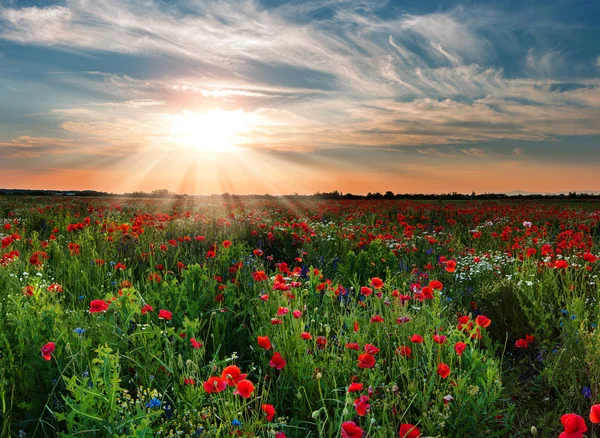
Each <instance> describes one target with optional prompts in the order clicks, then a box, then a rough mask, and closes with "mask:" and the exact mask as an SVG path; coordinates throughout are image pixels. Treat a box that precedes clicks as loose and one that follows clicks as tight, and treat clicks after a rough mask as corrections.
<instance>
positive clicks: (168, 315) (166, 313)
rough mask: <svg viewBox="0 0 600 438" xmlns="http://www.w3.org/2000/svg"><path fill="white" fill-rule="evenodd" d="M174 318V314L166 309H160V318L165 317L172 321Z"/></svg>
mask: <svg viewBox="0 0 600 438" xmlns="http://www.w3.org/2000/svg"><path fill="white" fill-rule="evenodd" d="M172 318H173V314H172V313H171V312H169V311H168V310H165V309H160V310H159V311H158V319H164V320H167V321H170V320H171V319H172Z"/></svg>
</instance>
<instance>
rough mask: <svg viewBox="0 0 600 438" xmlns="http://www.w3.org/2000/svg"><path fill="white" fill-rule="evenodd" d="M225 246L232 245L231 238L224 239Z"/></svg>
mask: <svg viewBox="0 0 600 438" xmlns="http://www.w3.org/2000/svg"><path fill="white" fill-rule="evenodd" d="M223 246H224V247H225V248H229V247H230V246H231V240H224V241H223Z"/></svg>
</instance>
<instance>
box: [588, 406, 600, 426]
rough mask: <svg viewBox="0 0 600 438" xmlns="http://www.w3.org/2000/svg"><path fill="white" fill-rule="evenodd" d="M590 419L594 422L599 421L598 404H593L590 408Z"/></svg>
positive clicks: (599, 409)
mask: <svg viewBox="0 0 600 438" xmlns="http://www.w3.org/2000/svg"><path fill="white" fill-rule="evenodd" d="M590 421H591V422H592V423H594V424H598V423H600V404H599V405H594V406H592V408H591V409H590Z"/></svg>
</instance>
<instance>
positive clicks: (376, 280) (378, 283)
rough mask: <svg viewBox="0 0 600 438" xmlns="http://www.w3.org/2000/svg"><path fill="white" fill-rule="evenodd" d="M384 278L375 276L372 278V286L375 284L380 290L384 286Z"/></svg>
mask: <svg viewBox="0 0 600 438" xmlns="http://www.w3.org/2000/svg"><path fill="white" fill-rule="evenodd" d="M383 284H384V283H383V280H382V279H381V278H379V277H374V278H371V286H373V287H374V288H375V289H377V290H379V289H381V288H382V287H383Z"/></svg>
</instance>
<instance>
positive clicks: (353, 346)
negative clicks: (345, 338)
mask: <svg viewBox="0 0 600 438" xmlns="http://www.w3.org/2000/svg"><path fill="white" fill-rule="evenodd" d="M344 348H346V349H348V350H356V351H358V350H360V345H358V342H348V343H347V344H346V345H344Z"/></svg>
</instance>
